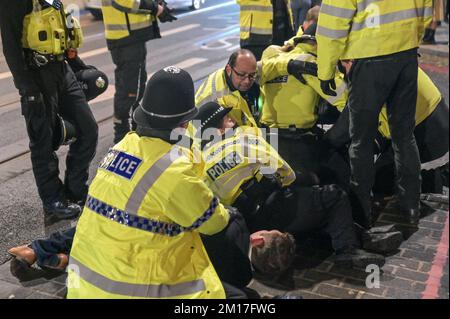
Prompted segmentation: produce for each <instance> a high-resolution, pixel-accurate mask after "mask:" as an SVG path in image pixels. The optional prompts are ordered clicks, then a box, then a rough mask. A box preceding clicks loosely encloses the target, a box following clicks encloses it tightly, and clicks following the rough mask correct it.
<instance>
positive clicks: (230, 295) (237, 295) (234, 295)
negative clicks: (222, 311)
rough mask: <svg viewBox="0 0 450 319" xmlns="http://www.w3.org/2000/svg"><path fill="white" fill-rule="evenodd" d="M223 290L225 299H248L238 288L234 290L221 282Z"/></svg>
mask: <svg viewBox="0 0 450 319" xmlns="http://www.w3.org/2000/svg"><path fill="white" fill-rule="evenodd" d="M222 286H223V289H224V290H225V298H226V299H248V296H247V295H246V294H245V292H244V291H243V290H241V289H239V288H236V287H234V286H232V285H230V284H227V283H226V282H224V281H222Z"/></svg>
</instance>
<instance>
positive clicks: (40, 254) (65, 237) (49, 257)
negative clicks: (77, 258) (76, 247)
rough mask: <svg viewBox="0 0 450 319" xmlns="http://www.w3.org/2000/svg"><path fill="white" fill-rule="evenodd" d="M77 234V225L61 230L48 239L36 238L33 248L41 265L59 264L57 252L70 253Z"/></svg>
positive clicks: (32, 244) (52, 265) (51, 265)
mask: <svg viewBox="0 0 450 319" xmlns="http://www.w3.org/2000/svg"><path fill="white" fill-rule="evenodd" d="M74 236H75V227H72V228H69V229H67V230H63V231H59V232H56V233H53V234H51V235H50V237H49V238H47V239H39V240H35V241H33V242H32V243H31V248H32V249H33V250H34V252H35V253H36V257H37V264H38V266H39V267H41V268H42V267H44V268H45V267H49V266H50V267H56V266H58V264H59V259H58V255H57V254H61V253H62V254H67V255H68V254H69V253H70V249H71V247H72V242H73V238H74Z"/></svg>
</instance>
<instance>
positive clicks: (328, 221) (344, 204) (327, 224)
mask: <svg viewBox="0 0 450 319" xmlns="http://www.w3.org/2000/svg"><path fill="white" fill-rule="evenodd" d="M270 197H271V199H269V200H268V201H267V202H266V204H265V205H264V208H263V209H262V211H261V212H260V213H258V214H256V215H253V216H246V218H247V223H248V225H249V228H250V230H251V231H252V232H255V231H258V230H263V229H278V230H280V231H285V232H289V233H291V234H294V235H296V234H302V233H310V232H312V231H319V230H324V231H325V232H326V233H327V234H329V235H330V237H331V240H332V245H333V248H334V250H336V251H339V250H344V249H346V248H349V247H359V246H360V244H359V241H358V238H357V236H356V233H355V230H354V227H353V217H352V210H351V206H350V202H349V200H348V198H347V195H346V193H345V192H344V191H343V190H342V189H341V188H339V187H338V186H336V185H327V186H323V187H319V186H314V187H301V188H300V187H295V188H292V189H290V190H289V191H287V190H283V191H280V192H278V193H277V194H275V195H273V196H270Z"/></svg>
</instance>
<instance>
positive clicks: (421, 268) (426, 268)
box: [419, 262, 433, 273]
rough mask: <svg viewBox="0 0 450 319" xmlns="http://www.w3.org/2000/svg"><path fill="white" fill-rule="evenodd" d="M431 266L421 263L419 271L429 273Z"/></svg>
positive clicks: (430, 264)
mask: <svg viewBox="0 0 450 319" xmlns="http://www.w3.org/2000/svg"><path fill="white" fill-rule="evenodd" d="M432 266H433V264H432V263H427V262H421V266H420V268H419V271H421V272H424V273H429V272H430V271H431V267H432Z"/></svg>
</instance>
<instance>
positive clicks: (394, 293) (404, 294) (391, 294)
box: [386, 288, 422, 299]
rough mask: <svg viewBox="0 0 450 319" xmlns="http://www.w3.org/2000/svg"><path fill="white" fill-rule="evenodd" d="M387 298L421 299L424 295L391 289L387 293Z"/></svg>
mask: <svg viewBox="0 0 450 319" xmlns="http://www.w3.org/2000/svg"><path fill="white" fill-rule="evenodd" d="M386 297H389V298H394V299H421V298H422V293H420V292H413V291H410V290H403V289H395V288H389V289H388V290H387V292H386Z"/></svg>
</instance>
